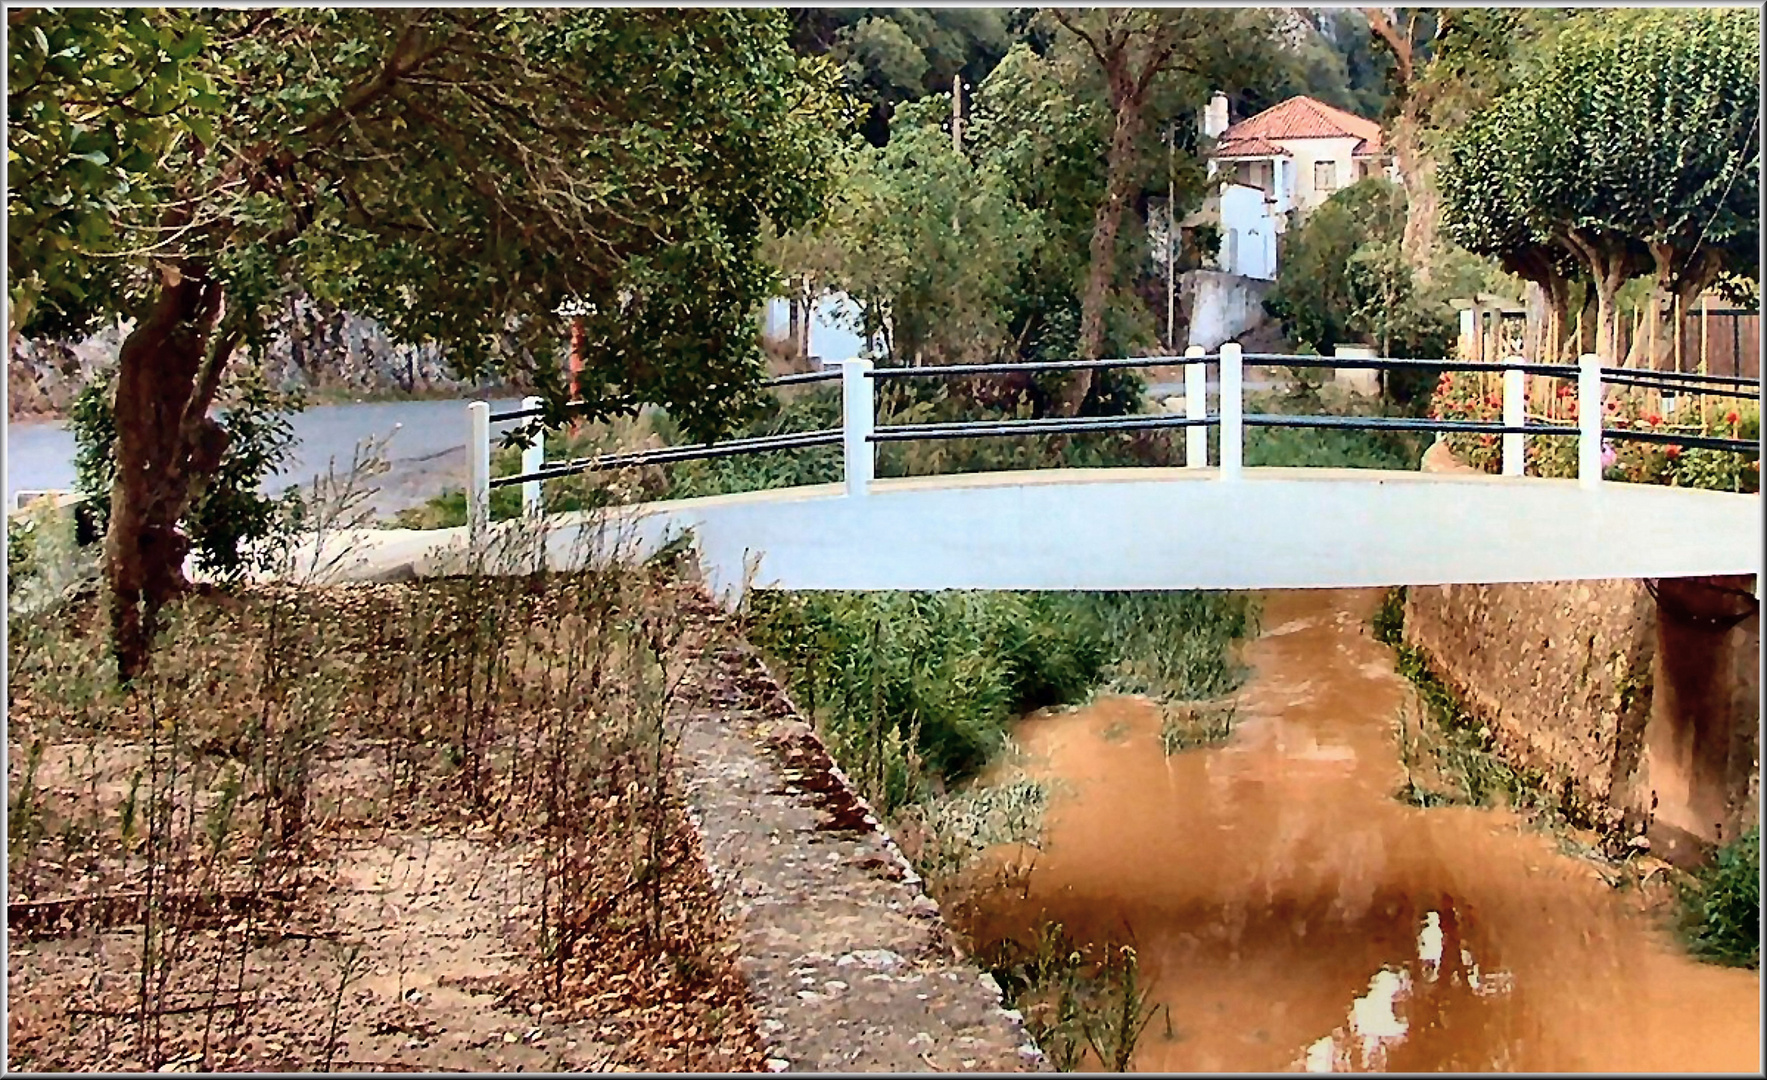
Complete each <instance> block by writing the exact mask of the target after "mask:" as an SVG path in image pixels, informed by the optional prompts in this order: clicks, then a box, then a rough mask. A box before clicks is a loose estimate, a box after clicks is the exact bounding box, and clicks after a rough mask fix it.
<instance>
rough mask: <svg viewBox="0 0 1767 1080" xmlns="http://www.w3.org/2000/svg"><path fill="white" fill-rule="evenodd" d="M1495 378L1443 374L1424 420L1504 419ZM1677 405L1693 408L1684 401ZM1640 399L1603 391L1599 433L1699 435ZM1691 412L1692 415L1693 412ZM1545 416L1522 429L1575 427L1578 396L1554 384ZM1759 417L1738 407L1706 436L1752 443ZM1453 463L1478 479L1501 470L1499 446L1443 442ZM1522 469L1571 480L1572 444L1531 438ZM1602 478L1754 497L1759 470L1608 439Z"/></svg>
mask: <svg viewBox="0 0 1767 1080" xmlns="http://www.w3.org/2000/svg"><path fill="white" fill-rule="evenodd" d="M1498 378H1499V377H1498V376H1497V375H1496V374H1495V373H1494V372H1493V373H1485V372H1472V371H1461V372H1446V373H1444V374H1443V375H1442V377H1441V378H1440V379H1439V380H1437V383H1436V391H1435V394H1434V395H1433V396H1432V398H1431V401H1430V415H1431V416H1432V417H1435V418H1437V419H1445V420H1484V421H1501V420H1502V419H1503V399H1502V398H1501V396H1500V395H1499V394H1498V393H1495V392H1493V391H1492V390H1491V389H1490V388H1491V387H1492V386H1493V385H1495V384H1496V383H1497V379H1498ZM1683 400H1685V401H1688V402H1696V401H1697V400H1698V398H1696V397H1694V396H1692V395H1688V396H1687V397H1686V398H1684V399H1683ZM1648 408H1649V406H1648V402H1647V400H1646V398H1645V396H1644V395H1643V394H1640V393H1627V392H1625V391H1622V390H1620V389H1619V388H1617V387H1609V388H1608V390H1607V394H1606V396H1605V400H1604V401H1603V403H1602V410H1603V412H1604V413H1605V414H1606V415H1605V417H1604V418H1603V420H1602V426H1603V427H1604V428H1631V429H1634V430H1638V431H1660V432H1679V433H1681V434H1686V435H1698V434H1701V431H1700V425H1699V422H1698V414H1697V412H1694V413H1692V414H1691V415H1689V416H1687V417H1686V418H1685V419H1684V420H1682V422H1680V423H1672V422H1671V419H1670V418H1669V417H1665V416H1663V415H1661V414H1659V413H1656V412H1651V411H1648ZM1690 408H1692V409H1697V406H1696V405H1690ZM1549 413H1550V415H1549V416H1547V417H1542V416H1540V415H1538V414H1537V412H1536V411H1535V410H1533V409H1530V411H1529V417H1528V419H1529V422H1531V423H1540V422H1542V421H1544V422H1546V423H1553V424H1567V425H1573V426H1574V425H1575V424H1576V422H1577V388H1576V386H1575V385H1572V384H1569V383H1560V384H1559V385H1558V387H1557V389H1556V390H1555V392H1554V396H1553V398H1552V401H1551V404H1550V405H1549ZM1760 431H1761V414H1760V409H1759V407H1758V406H1755V405H1752V404H1740V405H1738V406H1737V407H1736V408H1732V409H1729V410H1727V411H1726V412H1725V413H1724V414H1723V415H1722V416H1718V417H1714V422H1713V423H1712V425H1711V427H1710V428H1709V429H1708V431H1707V432H1706V433H1707V434H1711V435H1716V436H1719V437H1722V438H1731V439H1747V440H1754V439H1758V438H1759V437H1760ZM1447 441H1448V446H1449V448H1450V449H1451V450H1452V451H1453V452H1454V456H1455V457H1457V458H1459V459H1460V460H1462V461H1464V462H1466V463H1467V464H1468V465H1471V466H1472V467H1473V468H1476V469H1481V470H1483V471H1485V472H1489V473H1495V472H1499V471H1501V469H1502V468H1503V443H1502V439H1501V438H1500V437H1499V436H1496V435H1492V434H1483V433H1480V434H1473V433H1466V432H1462V433H1458V434H1450V435H1449V436H1448V437H1447ZM1525 454H1526V461H1527V464H1526V468H1527V472H1528V475H1530V476H1548V477H1566V478H1568V477H1575V476H1576V475H1577V440H1576V437H1575V436H1566V435H1556V436H1533V437H1530V438H1529V439H1528V440H1527V449H1526V451H1525ZM1601 465H1602V475H1603V477H1604V478H1606V479H1608V480H1622V481H1626V482H1629V483H1634V484H1671V485H1676V486H1679V487H1699V488H1710V489H1714V490H1719V491H1742V492H1748V493H1754V492H1757V491H1759V490H1760V484H1761V465H1760V458H1759V455H1758V454H1755V453H1736V452H1733V451H1729V450H1705V449H1699V448H1695V447H1682V446H1677V445H1675V444H1673V443H1669V444H1664V443H1655V442H1641V441H1634V440H1631V439H1609V440H1603V442H1602V455H1601Z"/></svg>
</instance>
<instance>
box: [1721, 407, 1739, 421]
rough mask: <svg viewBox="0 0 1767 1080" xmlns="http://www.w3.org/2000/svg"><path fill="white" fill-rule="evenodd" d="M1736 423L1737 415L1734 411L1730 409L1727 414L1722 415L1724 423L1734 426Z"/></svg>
mask: <svg viewBox="0 0 1767 1080" xmlns="http://www.w3.org/2000/svg"><path fill="white" fill-rule="evenodd" d="M1736 421H1737V415H1736V410H1735V409H1732V410H1730V411H1729V412H1727V413H1725V414H1724V422H1725V423H1726V424H1734V423H1736Z"/></svg>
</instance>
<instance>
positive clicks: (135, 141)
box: [8, 8, 851, 435]
mask: <svg viewBox="0 0 1767 1080" xmlns="http://www.w3.org/2000/svg"><path fill="white" fill-rule="evenodd" d="M12 19H13V22H12V25H11V31H12V32H11V34H10V39H11V41H12V43H13V46H12V51H11V54H10V56H9V58H8V60H9V74H10V79H11V90H10V94H9V100H8V107H9V116H10V120H11V124H12V132H13V136H12V139H11V141H10V143H9V147H8V155H9V165H10V166H11V172H12V177H13V183H14V192H13V194H14V198H13V199H12V201H11V203H10V206H9V211H8V213H9V226H10V233H11V236H12V238H13V241H12V247H11V250H10V251H9V252H8V257H9V262H10V265H11V267H12V275H13V277H12V280H13V287H12V294H11V297H10V299H11V300H12V302H13V306H14V327H15V328H24V329H27V330H28V331H32V332H47V331H51V330H53V331H57V332H64V333H65V332H71V331H74V330H77V329H79V328H81V327H83V326H86V325H89V324H90V323H91V322H92V321H93V320H94V319H96V318H98V317H100V316H101V315H106V314H113V313H121V314H124V315H129V316H133V317H137V318H139V317H140V315H141V314H142V313H143V312H144V311H145V310H146V308H147V306H148V304H149V303H150V302H151V301H152V299H153V297H154V295H155V294H156V291H157V290H158V289H160V288H161V287H163V286H165V285H166V284H168V283H169V282H175V281H176V280H177V279H178V277H179V276H184V277H188V276H191V275H201V276H203V277H204V278H205V279H208V280H218V281H221V282H224V283H225V286H226V309H227V311H226V315H225V316H224V317H223V329H224V330H228V331H236V332H237V333H239V334H240V335H241V336H242V338H243V340H244V341H245V342H247V343H248V344H252V343H260V342H261V340H262V334H263V325H262V321H261V319H260V313H261V312H262V311H264V310H265V308H266V305H267V303H268V302H269V301H270V300H272V299H274V298H275V297H276V296H277V295H279V294H280V293H281V292H282V291H283V290H286V289H290V288H293V287H303V288H305V289H306V290H307V291H308V292H309V293H311V294H312V295H314V296H315V297H318V298H320V299H322V300H329V301H334V302H336V303H339V304H342V305H345V306H348V307H350V308H351V309H353V310H355V311H358V312H360V313H363V314H365V315H369V316H372V317H375V318H377V319H379V320H380V321H382V322H383V323H384V324H385V325H386V326H387V328H388V329H389V331H390V332H391V333H392V334H393V335H394V336H396V337H398V338H401V339H403V340H406V341H412V342H420V341H437V342H441V343H443V344H444V345H445V346H446V348H447V350H448V356H449V358H450V360H451V362H452V364H453V366H454V367H455V368H456V369H457V370H458V371H459V372H460V373H461V374H463V375H465V376H468V377H472V376H476V375H478V374H481V373H483V372H485V371H487V370H488V369H490V368H493V367H497V368H502V369H505V370H508V371H513V372H522V373H525V374H527V375H528V376H529V377H530V378H532V379H533V380H534V382H535V383H536V384H537V385H538V386H539V387H540V388H541V390H542V391H543V392H545V393H546V394H547V395H548V397H549V398H550V400H551V405H552V410H553V412H554V417H553V419H555V420H556V419H562V416H563V409H562V404H563V401H564V399H565V397H566V394H565V388H564V387H563V385H562V383H561V380H560V377H559V374H558V365H557V364H556V362H555V360H554V348H555V345H554V343H555V342H556V341H557V340H558V338H559V336H560V330H561V327H560V326H559V324H558V319H557V318H556V315H555V313H556V311H557V310H558V308H559V306H560V304H561V303H563V302H565V301H566V300H568V299H575V300H577V301H579V302H580V303H582V304H583V305H584V310H585V311H586V313H587V314H586V315H585V323H586V329H587V333H588V341H589V345H590V348H589V356H590V358H591V363H590V365H589V369H588V370H587V371H586V372H585V377H584V382H583V386H582V390H583V393H584V396H585V398H586V399H587V400H588V402H589V403H590V407H589V409H588V412H589V414H590V415H591V416H605V415H610V414H613V413H618V412H622V411H630V410H631V409H633V408H635V407H636V406H637V405H638V404H640V403H642V402H647V401H648V402H657V403H661V404H664V405H667V406H668V407H670V408H671V409H673V410H675V411H676V413H677V415H678V416H679V417H680V419H681V420H682V422H683V423H684V424H685V425H686V426H687V428H688V429H689V430H691V431H693V432H694V433H696V434H700V435H706V434H711V433H713V432H715V430H716V429H717V428H719V427H720V426H721V425H722V424H723V423H724V422H725V421H726V420H727V419H728V417H729V414H730V413H731V412H732V410H733V409H734V408H735V407H736V406H737V405H738V404H739V403H740V402H741V401H742V400H743V392H744V391H745V390H746V389H747V388H748V387H749V386H750V385H751V384H752V383H753V382H754V380H755V379H756V377H757V376H758V375H759V373H760V371H761V365H760V360H759V353H758V345H757V342H756V340H755V339H756V335H755V332H754V323H753V318H752V316H753V312H754V311H755V309H756V307H757V305H758V304H759V303H761V302H762V301H764V300H765V298H766V297H767V295H768V294H769V293H770V292H771V291H772V284H773V280H772V279H773V275H772V272H771V270H770V269H769V267H768V266H767V265H766V263H765V262H764V261H763V260H762V258H761V256H760V242H761V240H762V238H763V237H764V235H766V234H767V233H768V232H769V231H770V230H772V229H774V228H790V227H792V226H794V225H797V224H799V223H802V222H804V221H807V220H808V219H810V218H811V217H812V216H813V215H814V214H815V213H816V212H817V211H818V210H819V209H820V207H821V205H822V202H823V199H824V198H825V196H826V193H827V189H828V168H827V161H828V159H829V156H830V152H831V150H832V147H833V145H834V140H836V139H838V138H839V136H840V133H841V132H842V131H843V129H844V128H846V127H847V126H848V124H849V122H850V119H851V117H850V116H849V115H848V112H847V109H846V107H845V104H844V99H843V98H842V96H841V95H840V93H839V89H838V73H837V72H836V71H835V70H834V68H833V67H832V65H830V64H828V63H827V62H825V61H823V60H820V59H817V58H800V57H798V56H797V55H795V54H794V53H793V52H792V50H791V48H790V46H789V41H788V34H789V25H788V20H787V17H786V16H785V15H784V14H783V13H781V12H777V11H753V10H749V11H740V10H708V9H701V10H659V9H627V10H618V9H551V10H542V9H497V10H488V9H458V8H457V9H415V8H413V9H398V8H376V9H321V8H294V9H282V10H225V9H210V10H177V11H161V10H144V9H126V10H124V9H117V10H110V9H74V10H55V9H38V10H32V11H29V12H23V13H18V14H15V15H13V16H12Z"/></svg>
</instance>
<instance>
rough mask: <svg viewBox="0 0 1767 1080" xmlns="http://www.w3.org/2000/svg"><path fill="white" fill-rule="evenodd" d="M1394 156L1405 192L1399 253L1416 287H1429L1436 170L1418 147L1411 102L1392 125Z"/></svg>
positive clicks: (1414, 116) (1434, 220) (1434, 240)
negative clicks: (1403, 224)
mask: <svg viewBox="0 0 1767 1080" xmlns="http://www.w3.org/2000/svg"><path fill="white" fill-rule="evenodd" d="M1393 156H1394V158H1396V159H1397V161H1398V165H1399V185H1400V186H1401V187H1403V188H1404V189H1405V235H1404V237H1403V238H1402V239H1401V241H1400V248H1399V250H1400V252H1401V253H1402V254H1403V255H1404V256H1405V262H1406V263H1407V265H1409V266H1410V267H1411V270H1412V273H1413V274H1415V275H1416V277H1417V283H1418V285H1420V286H1423V285H1428V284H1429V282H1430V276H1431V271H1432V263H1433V262H1434V261H1435V250H1436V219H1437V216H1438V214H1437V210H1436V201H1437V200H1436V179H1435V172H1436V170H1435V164H1434V163H1433V162H1431V161H1430V159H1429V158H1428V157H1427V156H1425V154H1424V153H1423V148H1422V146H1421V145H1420V140H1419V138H1418V119H1417V108H1416V105H1415V104H1414V103H1413V101H1412V100H1411V99H1410V98H1407V99H1406V101H1405V105H1404V107H1403V108H1401V109H1400V111H1399V116H1398V119H1396V120H1395V121H1394V122H1393Z"/></svg>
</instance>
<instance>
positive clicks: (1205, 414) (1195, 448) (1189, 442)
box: [1184, 345, 1209, 469]
mask: <svg viewBox="0 0 1767 1080" xmlns="http://www.w3.org/2000/svg"><path fill="white" fill-rule="evenodd" d="M1184 355H1185V357H1186V358H1187V359H1189V361H1190V362H1189V363H1187V364H1185V365H1184V418H1185V419H1186V420H1189V421H1191V426H1190V427H1188V428H1185V429H1184V467H1185V468H1187V469H1205V468H1207V467H1208V465H1209V427H1208V425H1207V424H1203V423H1199V422H1198V421H1202V420H1207V419H1208V418H1209V366H1208V365H1207V364H1205V363H1203V360H1202V358H1203V357H1204V356H1205V355H1207V354H1206V353H1205V352H1204V351H1203V347H1202V346H1201V345H1192V346H1191V347H1190V348H1188V349H1185V350H1184Z"/></svg>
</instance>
